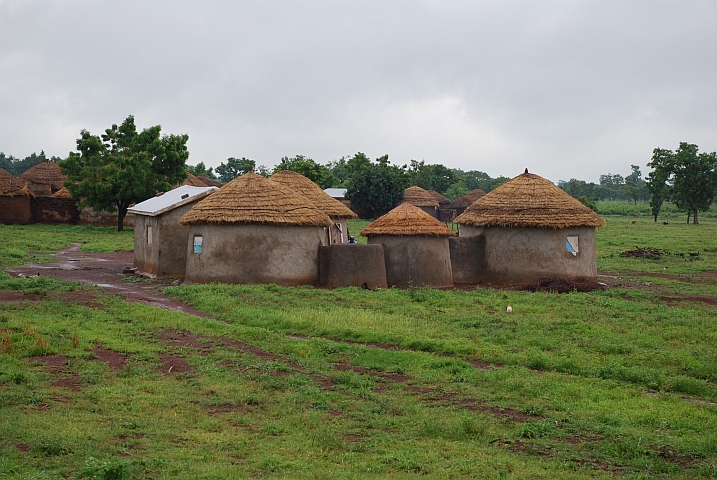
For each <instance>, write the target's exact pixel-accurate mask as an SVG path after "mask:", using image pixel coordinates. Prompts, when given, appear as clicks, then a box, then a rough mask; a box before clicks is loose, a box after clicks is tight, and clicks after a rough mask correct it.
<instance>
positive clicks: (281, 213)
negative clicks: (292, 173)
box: [179, 172, 333, 227]
mask: <svg viewBox="0 0 717 480" xmlns="http://www.w3.org/2000/svg"><path fill="white" fill-rule="evenodd" d="M306 203H307V200H306V199H305V198H304V197H302V196H301V195H299V194H297V193H294V192H293V191H291V190H289V189H288V188H286V187H284V186H283V185H281V184H279V183H277V182H273V181H271V180H269V179H268V178H264V177H262V176H261V175H257V174H256V173H253V172H249V173H246V174H244V175H241V176H239V177H237V178H235V179H234V180H232V181H231V182H229V183H227V184H226V185H224V186H223V187H222V188H220V189H219V190H217V191H215V192H214V193H213V194H211V195H209V196H208V197H207V198H205V199H204V200H202V201H200V202H198V203H197V204H196V205H194V208H192V209H191V210H190V211H189V212H187V213H186V214H184V216H183V217H182V218H181V219H180V221H179V223H181V224H182V225H197V224H203V223H212V224H237V223H260V224H265V225H279V226H282V225H296V226H317V227H330V226H331V225H333V222H332V221H331V219H330V218H329V217H328V216H327V215H326V214H324V213H322V212H320V211H318V210H317V209H316V208H314V207H313V206H309V205H307V204H306Z"/></svg>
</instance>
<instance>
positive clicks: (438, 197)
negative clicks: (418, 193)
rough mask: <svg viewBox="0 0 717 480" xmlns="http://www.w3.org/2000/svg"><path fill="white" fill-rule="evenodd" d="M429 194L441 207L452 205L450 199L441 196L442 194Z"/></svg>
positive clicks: (432, 191) (432, 192) (430, 191)
mask: <svg viewBox="0 0 717 480" xmlns="http://www.w3.org/2000/svg"><path fill="white" fill-rule="evenodd" d="M427 192H428V193H429V194H430V195H431V196H432V197H433V200H435V201H437V202H438V205H439V206H443V205H447V204H449V203H451V199H450V198H447V197H444V196H443V195H441V194H440V193H438V192H437V191H435V190H427Z"/></svg>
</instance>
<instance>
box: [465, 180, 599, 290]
mask: <svg viewBox="0 0 717 480" xmlns="http://www.w3.org/2000/svg"><path fill="white" fill-rule="evenodd" d="M455 222H456V223H458V224H460V226H461V229H460V236H461V237H472V236H477V235H483V236H484V237H485V256H484V259H483V268H484V276H485V277H486V279H487V278H495V279H502V280H533V279H537V278H544V277H565V278H569V277H588V278H593V279H594V278H596V277H597V266H596V245H595V228H596V227H602V226H603V225H605V221H604V220H603V219H602V218H600V217H599V216H598V215H597V214H596V213H595V212H593V211H592V210H591V209H589V208H588V207H586V206H585V205H583V204H582V203H580V202H579V201H578V200H576V199H574V198H573V197H571V196H570V195H568V194H567V193H565V192H564V191H563V190H561V189H560V188H558V187H556V186H555V185H553V183H552V182H550V181H548V180H546V179H544V178H542V177H540V176H538V175H535V174H532V173H528V170H527V169H526V171H525V173H523V174H521V175H518V176H517V177H515V178H513V179H512V180H509V181H508V182H506V183H504V184H503V185H501V186H499V187H497V188H496V189H495V190H493V191H491V192H490V193H488V194H487V195H485V196H484V197H482V198H480V199H478V200H476V201H475V202H474V203H473V204H472V205H471V206H470V207H468V208H467V209H466V211H465V212H463V214H461V215H460V216H459V217H458V218H456V220H455Z"/></svg>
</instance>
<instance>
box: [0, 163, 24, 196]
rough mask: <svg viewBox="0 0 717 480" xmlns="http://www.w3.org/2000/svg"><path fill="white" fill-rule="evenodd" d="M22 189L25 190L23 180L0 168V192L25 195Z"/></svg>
mask: <svg viewBox="0 0 717 480" xmlns="http://www.w3.org/2000/svg"><path fill="white" fill-rule="evenodd" d="M23 189H24V190H27V182H26V181H25V180H23V179H21V178H17V177H14V176H13V175H12V174H11V173H10V172H8V171H6V170H3V169H2V168H0V194H3V195H25V193H22V191H23Z"/></svg>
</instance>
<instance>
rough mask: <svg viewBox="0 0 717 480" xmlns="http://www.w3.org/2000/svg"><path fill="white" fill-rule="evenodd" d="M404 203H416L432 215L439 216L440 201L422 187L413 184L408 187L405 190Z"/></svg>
mask: <svg viewBox="0 0 717 480" xmlns="http://www.w3.org/2000/svg"><path fill="white" fill-rule="evenodd" d="M403 203H410V204H411V205H415V206H416V207H418V208H420V209H421V210H423V211H424V212H426V213H427V214H429V215H431V216H432V217H437V216H438V213H437V210H438V207H439V203H438V201H437V200H436V199H435V198H433V195H431V194H430V193H428V192H427V191H426V190H424V189H422V188H421V187H416V186H413V187H408V188H407V189H406V190H404V192H403Z"/></svg>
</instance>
